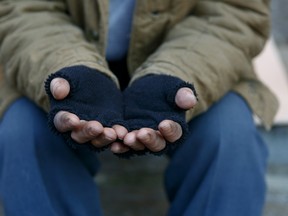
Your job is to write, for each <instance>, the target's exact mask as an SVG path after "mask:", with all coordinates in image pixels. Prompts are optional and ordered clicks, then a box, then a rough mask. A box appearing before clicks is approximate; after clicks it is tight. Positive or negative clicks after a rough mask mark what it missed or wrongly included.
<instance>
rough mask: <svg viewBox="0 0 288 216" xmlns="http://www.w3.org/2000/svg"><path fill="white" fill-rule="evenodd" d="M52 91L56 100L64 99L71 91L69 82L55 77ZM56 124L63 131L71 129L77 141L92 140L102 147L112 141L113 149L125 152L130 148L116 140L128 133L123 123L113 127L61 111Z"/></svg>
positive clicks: (73, 137)
mask: <svg viewBox="0 0 288 216" xmlns="http://www.w3.org/2000/svg"><path fill="white" fill-rule="evenodd" d="M50 91H51V93H52V95H53V97H54V98H55V99H56V100H64V99H65V98H66V97H67V95H68V94H69V92H70V85H69V82H68V81H67V80H65V79H63V78H54V79H53V80H52V81H51V84H50ZM54 125H55V127H56V129H57V130H58V131H59V132H61V133H64V132H68V131H71V138H72V139H73V140H74V141H76V142H77V143H80V144H81V143H86V142H89V141H90V142H91V144H92V145H94V146H95V147H96V148H101V147H103V146H106V145H108V144H110V143H112V146H113V148H112V151H113V150H114V151H117V153H119V152H125V151H128V150H129V148H128V147H127V146H124V145H122V144H121V143H119V142H116V139H117V138H118V139H120V140H123V139H124V137H125V136H126V134H127V133H128V131H127V129H126V128H125V127H123V126H121V125H114V126H113V127H112V128H109V127H103V125H102V124H101V122H98V121H94V120H92V121H85V120H81V119H79V117H78V116H77V115H75V114H73V113H70V112H67V111H59V112H58V113H57V114H56V115H55V117H54Z"/></svg>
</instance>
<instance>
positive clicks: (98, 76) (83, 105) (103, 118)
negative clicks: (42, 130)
mask: <svg viewBox="0 0 288 216" xmlns="http://www.w3.org/2000/svg"><path fill="white" fill-rule="evenodd" d="M56 77H61V78H64V79H66V80H67V81H68V82H69V84H70V93H69V95H68V96H67V97H66V98H64V99H63V100H56V99H55V98H54V97H53V95H52V93H51V91H50V83H51V81H52V80H53V79H54V78H56ZM45 90H46V93H47V94H48V96H49V100H50V106H51V108H50V112H49V113H48V124H49V126H50V127H51V128H52V130H53V131H55V132H56V133H59V132H58V131H57V129H56V128H55V126H54V123H53V119H54V117H55V115H56V113H57V112H59V111H68V112H70V113H74V114H75V115H77V116H78V117H79V118H80V119H81V120H87V121H90V120H96V121H98V122H100V123H101V124H102V125H103V126H104V127H112V126H113V125H114V124H123V102H122V93H121V92H120V90H119V89H118V88H117V86H116V84H115V83H114V82H113V81H112V80H111V79H110V78H108V77H107V76H106V75H104V74H103V73H101V72H99V71H97V70H96V69H91V68H88V67H86V66H73V67H67V68H63V69H61V70H60V71H58V72H56V73H54V74H52V75H50V76H49V78H48V79H47V80H46V82H45ZM60 134H61V135H62V136H63V137H64V138H65V140H66V141H67V143H68V144H69V145H70V146H71V147H73V148H76V147H77V145H79V144H78V143H76V142H75V141H74V140H73V139H72V138H71V132H67V133H60ZM85 144H87V145H89V146H90V147H91V148H95V147H93V146H92V145H91V144H90V143H85ZM81 145H83V144H81ZM95 149H96V148H95ZM97 150H101V149H97Z"/></svg>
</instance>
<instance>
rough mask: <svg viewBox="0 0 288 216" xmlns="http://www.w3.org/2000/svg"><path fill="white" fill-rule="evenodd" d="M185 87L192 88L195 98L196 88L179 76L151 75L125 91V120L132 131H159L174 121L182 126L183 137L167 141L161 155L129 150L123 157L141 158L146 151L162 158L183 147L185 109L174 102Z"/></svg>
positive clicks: (186, 129)
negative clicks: (167, 121) (164, 123)
mask: <svg viewBox="0 0 288 216" xmlns="http://www.w3.org/2000/svg"><path fill="white" fill-rule="evenodd" d="M182 87H188V88H191V89H192V91H193V92H194V94H195V96H196V92H195V89H194V87H193V85H191V84H189V83H186V82H184V81H182V80H180V79H178V78H176V77H172V76H168V75H149V76H145V77H143V78H141V79H139V80H136V81H135V82H134V83H133V84H132V85H131V86H130V87H128V88H127V89H126V90H125V91H124V104H125V108H124V119H125V121H126V122H127V124H128V129H129V131H132V130H138V129H140V128H143V127H148V128H152V129H155V130H158V125H159V123H160V122H161V121H163V120H165V119H167V120H173V121H175V122H177V123H179V124H180V125H181V127H182V131H183V135H182V136H181V138H180V139H179V140H177V141H176V142H174V143H168V142H166V143H167V144H166V147H165V149H163V150H162V151H160V152H152V151H150V150H148V149H145V150H143V151H134V150H129V152H126V153H123V154H122V156H123V157H129V156H131V155H135V154H136V155H142V154H145V153H147V152H149V153H152V154H156V155H161V154H163V153H164V152H166V151H167V150H168V148H174V147H175V146H176V145H178V144H181V143H182V142H183V140H184V138H185V135H186V133H187V131H188V126H187V123H186V121H185V110H183V109H181V108H179V107H178V106H177V105H176V103H175V96H176V93H177V91H178V90H179V89H180V88H182Z"/></svg>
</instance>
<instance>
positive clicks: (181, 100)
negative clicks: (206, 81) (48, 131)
mask: <svg viewBox="0 0 288 216" xmlns="http://www.w3.org/2000/svg"><path fill="white" fill-rule="evenodd" d="M175 103H176V104H177V106H178V107H180V108H182V109H185V110H188V109H191V108H193V107H194V106H195V105H196V104H197V98H196V96H195V95H194V93H193V91H192V90H191V89H190V88H187V87H184V88H180V89H179V90H178V91H177V93H176V96H175Z"/></svg>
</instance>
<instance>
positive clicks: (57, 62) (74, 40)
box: [0, 0, 117, 111]
mask: <svg viewBox="0 0 288 216" xmlns="http://www.w3.org/2000/svg"><path fill="white" fill-rule="evenodd" d="M63 2H64V1H63ZM63 2H62V1H15V0H14V1H12V0H11V1H0V8H1V9H0V44H1V49H0V63H1V64H2V65H4V72H5V76H6V80H7V82H8V83H9V85H10V86H13V87H14V88H16V89H17V90H18V91H19V92H21V93H23V94H24V95H26V96H28V97H29V98H31V99H32V100H33V101H35V102H36V103H37V104H38V105H40V106H41V107H43V108H44V109H45V110H46V111H47V110H48V104H49V103H48V97H47V95H46V94H45V91H44V88H43V83H44V81H45V80H46V79H47V77H48V76H49V75H50V74H52V73H54V72H56V71H59V70H61V69H62V68H65V67H71V66H75V65H85V66H87V67H90V68H93V69H96V70H98V71H100V72H102V73H105V74H106V75H108V77H110V78H112V79H113V81H114V82H116V83H117V80H116V78H115V76H114V75H113V74H112V73H111V72H110V71H109V70H108V69H107V68H108V67H107V66H106V63H105V60H104V58H103V57H102V56H101V55H100V52H99V50H97V49H96V48H95V46H94V45H92V44H90V43H88V42H87V41H86V39H85V37H84V34H83V32H82V30H81V29H80V28H78V27H77V26H76V25H74V24H73V22H72V20H71V18H70V17H69V15H68V14H67V9H66V6H65V4H64V3H63Z"/></svg>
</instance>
